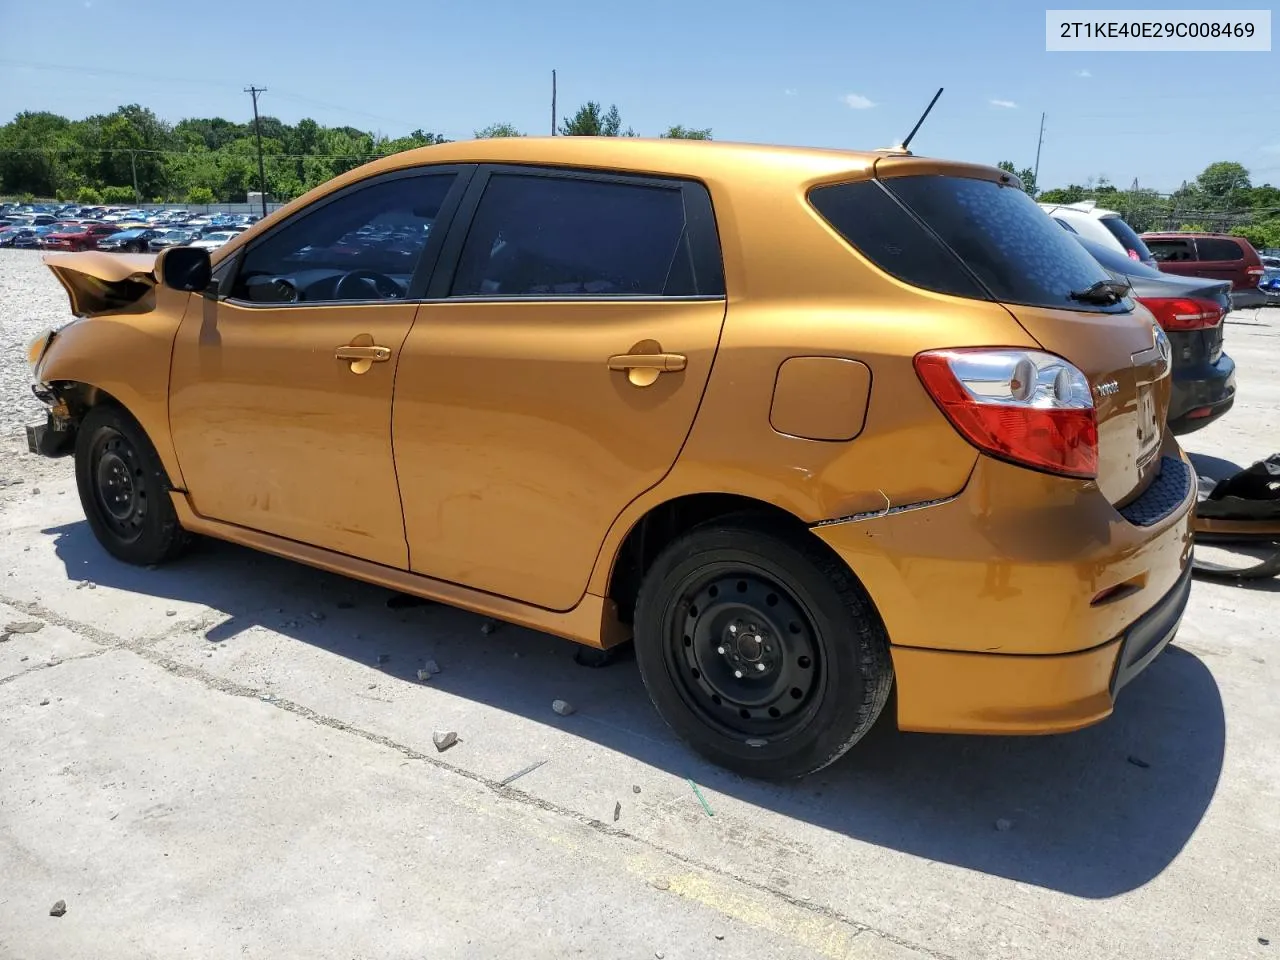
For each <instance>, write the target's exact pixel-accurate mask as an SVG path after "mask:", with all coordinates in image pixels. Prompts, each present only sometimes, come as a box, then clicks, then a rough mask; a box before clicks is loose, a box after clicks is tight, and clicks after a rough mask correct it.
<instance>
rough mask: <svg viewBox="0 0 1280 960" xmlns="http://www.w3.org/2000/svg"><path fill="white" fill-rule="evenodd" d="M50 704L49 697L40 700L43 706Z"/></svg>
mask: <svg viewBox="0 0 1280 960" xmlns="http://www.w3.org/2000/svg"><path fill="white" fill-rule="evenodd" d="M48 705H49V698H48V697H45V698H44V699H43V700H41V701H40V706H42V707H47V706H48Z"/></svg>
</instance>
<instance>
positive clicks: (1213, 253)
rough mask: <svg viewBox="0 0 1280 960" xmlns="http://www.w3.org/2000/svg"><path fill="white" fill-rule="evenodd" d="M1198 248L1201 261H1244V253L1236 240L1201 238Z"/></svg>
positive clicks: (1198, 240) (1198, 241)
mask: <svg viewBox="0 0 1280 960" xmlns="http://www.w3.org/2000/svg"><path fill="white" fill-rule="evenodd" d="M1196 247H1197V249H1199V251H1200V259H1201V260H1243V259H1244V251H1243V250H1242V249H1241V248H1240V244H1238V243H1236V241H1234V240H1226V239H1222V238H1219V237H1199V238H1198V239H1197V240H1196Z"/></svg>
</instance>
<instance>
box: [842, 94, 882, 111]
mask: <svg viewBox="0 0 1280 960" xmlns="http://www.w3.org/2000/svg"><path fill="white" fill-rule="evenodd" d="M840 102H841V103H843V104H844V105H845V106H846V107H848V108H849V109H850V110H869V109H871V108H872V107H874V106H875V104H874V103H872V101H871V100H870V99H869V98H868V97H864V96H863V95H862V94H860V93H846V94H845V95H844V96H843V97H841V98H840Z"/></svg>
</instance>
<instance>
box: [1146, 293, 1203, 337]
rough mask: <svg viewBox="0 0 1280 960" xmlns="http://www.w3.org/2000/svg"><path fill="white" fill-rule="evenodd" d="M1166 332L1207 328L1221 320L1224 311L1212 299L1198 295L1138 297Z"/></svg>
mask: <svg viewBox="0 0 1280 960" xmlns="http://www.w3.org/2000/svg"><path fill="white" fill-rule="evenodd" d="M1138 300H1139V302H1141V304H1142V305H1143V306H1144V307H1146V308H1147V309H1148V310H1150V311H1151V313H1152V315H1154V316H1155V318H1156V323H1158V324H1160V326H1161V327H1162V328H1163V329H1164V331H1165V332H1166V333H1175V332H1184V331H1187V330H1208V329H1210V328H1211V327H1216V326H1217V325H1218V324H1219V323H1221V322H1222V318H1223V316H1224V311H1223V309H1222V307H1220V306H1219V305H1218V304H1217V303H1215V302H1214V301H1212V300H1203V299H1201V298H1199V297H1139V298H1138Z"/></svg>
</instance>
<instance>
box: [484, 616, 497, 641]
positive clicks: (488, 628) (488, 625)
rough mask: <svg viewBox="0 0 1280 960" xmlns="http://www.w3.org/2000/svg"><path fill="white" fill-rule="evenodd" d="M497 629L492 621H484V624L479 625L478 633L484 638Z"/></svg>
mask: <svg viewBox="0 0 1280 960" xmlns="http://www.w3.org/2000/svg"><path fill="white" fill-rule="evenodd" d="M497 629H498V624H497V622H496V621H494V620H486V621H485V622H484V623H482V624H480V632H481V633H483V634H484V635H485V636H486V637H487V636H489V635H490V634H492V633H493V632H494V631H495V630H497Z"/></svg>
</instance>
